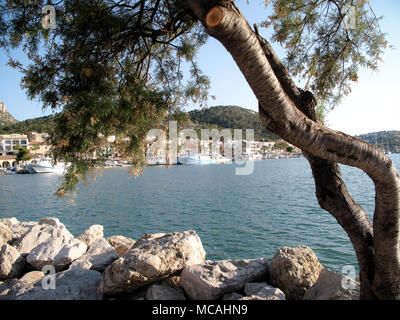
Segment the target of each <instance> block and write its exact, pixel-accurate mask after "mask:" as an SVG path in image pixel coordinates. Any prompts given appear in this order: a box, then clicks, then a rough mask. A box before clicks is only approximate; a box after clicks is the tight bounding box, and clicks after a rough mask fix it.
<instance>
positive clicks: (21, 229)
mask: <svg viewBox="0 0 400 320" xmlns="http://www.w3.org/2000/svg"><path fill="white" fill-rule="evenodd" d="M37 224H38V223H37V222H33V221H28V222H21V223H18V224H14V225H9V228H10V229H11V231H12V237H13V240H12V241H13V243H12V244H13V245H14V243H18V241H20V240H21V238H22V237H23V236H25V234H27V233H28V231H30V230H31V229H32V227H33V226H34V225H37Z"/></svg>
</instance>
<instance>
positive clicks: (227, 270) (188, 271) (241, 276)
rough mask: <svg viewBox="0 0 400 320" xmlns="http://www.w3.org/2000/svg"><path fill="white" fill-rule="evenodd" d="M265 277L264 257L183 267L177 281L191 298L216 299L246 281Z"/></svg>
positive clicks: (266, 265)
mask: <svg viewBox="0 0 400 320" xmlns="http://www.w3.org/2000/svg"><path fill="white" fill-rule="evenodd" d="M267 276H268V261H267V259H266V258H260V259H247V260H221V261H205V262H204V263H202V264H196V265H192V266H188V267H186V268H185V269H184V270H183V271H182V273H181V278H180V283H179V284H180V286H181V287H182V288H183V289H184V290H185V292H186V294H187V295H188V296H189V297H190V298H191V299H193V300H215V299H218V298H220V297H221V296H222V295H223V294H225V293H229V292H233V291H236V290H241V289H243V287H244V285H245V283H246V282H250V281H254V280H265V279H266V278H267Z"/></svg>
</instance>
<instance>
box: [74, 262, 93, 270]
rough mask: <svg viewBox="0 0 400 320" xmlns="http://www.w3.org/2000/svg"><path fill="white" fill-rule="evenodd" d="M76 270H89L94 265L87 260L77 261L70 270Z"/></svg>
mask: <svg viewBox="0 0 400 320" xmlns="http://www.w3.org/2000/svg"><path fill="white" fill-rule="evenodd" d="M74 268H76V269H87V270H89V269H91V268H92V264H91V263H90V262H89V261H87V260H75V261H74V262H72V263H71V265H70V266H69V268H68V269H69V270H72V269H74Z"/></svg>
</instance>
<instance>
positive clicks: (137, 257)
mask: <svg viewBox="0 0 400 320" xmlns="http://www.w3.org/2000/svg"><path fill="white" fill-rule="evenodd" d="M205 255H206V253H205V251H204V249H203V245H202V243H201V240H200V238H199V237H198V235H197V234H196V232H194V231H192V230H191V231H185V232H182V233H179V232H175V233H170V234H155V235H150V234H146V235H144V236H143V237H142V238H141V239H140V240H139V241H138V242H136V243H135V244H134V245H133V247H132V249H131V250H129V251H128V252H127V253H126V254H125V255H124V256H122V257H120V258H119V259H118V260H116V261H114V262H113V264H112V265H111V266H109V267H108V268H107V269H106V270H105V271H104V273H103V276H102V279H101V282H100V288H99V290H100V292H102V293H103V294H106V295H112V294H119V293H129V292H133V291H135V290H136V289H138V288H140V287H143V286H145V285H148V284H151V283H154V282H157V281H161V280H163V279H166V278H167V277H169V276H171V275H173V274H174V273H175V272H177V271H180V270H182V269H183V268H185V267H187V266H190V265H193V264H199V263H202V262H203V261H204V259H205Z"/></svg>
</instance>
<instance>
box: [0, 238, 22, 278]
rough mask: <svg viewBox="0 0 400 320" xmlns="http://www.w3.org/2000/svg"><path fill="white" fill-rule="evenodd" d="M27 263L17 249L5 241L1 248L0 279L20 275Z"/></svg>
mask: <svg viewBox="0 0 400 320" xmlns="http://www.w3.org/2000/svg"><path fill="white" fill-rule="evenodd" d="M25 265H26V261H25V258H24V257H23V256H22V255H21V253H19V252H18V250H17V249H15V248H14V247H12V246H10V245H9V244H7V243H5V244H3V245H2V246H1V249H0V280H4V279H7V278H16V277H19V276H20V275H21V273H22V271H23V270H24V268H25Z"/></svg>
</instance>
